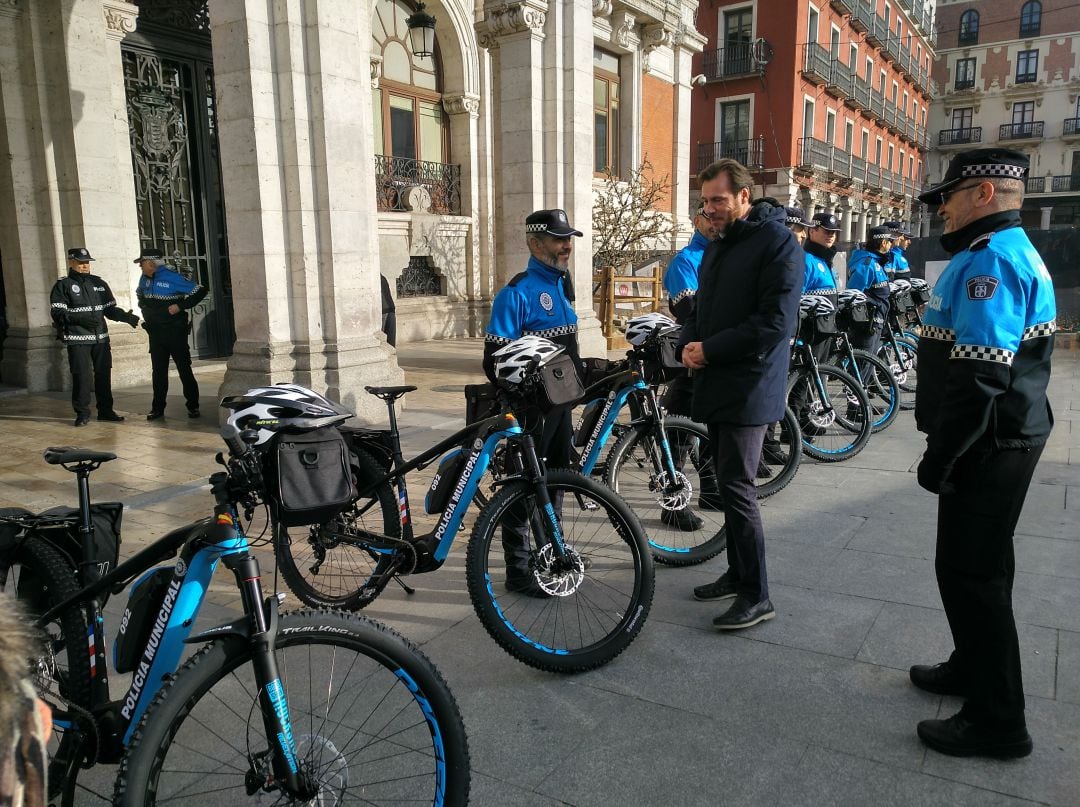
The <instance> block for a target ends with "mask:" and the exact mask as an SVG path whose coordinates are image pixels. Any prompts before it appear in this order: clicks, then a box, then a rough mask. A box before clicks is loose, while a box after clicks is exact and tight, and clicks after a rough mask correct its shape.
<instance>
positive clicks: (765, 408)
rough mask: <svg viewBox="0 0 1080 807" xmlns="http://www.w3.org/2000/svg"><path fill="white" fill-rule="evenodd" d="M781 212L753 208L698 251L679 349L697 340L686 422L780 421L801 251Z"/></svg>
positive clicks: (799, 288)
mask: <svg viewBox="0 0 1080 807" xmlns="http://www.w3.org/2000/svg"><path fill="white" fill-rule="evenodd" d="M785 216H786V214H785V212H784V208H782V207H773V206H772V205H770V204H764V203H763V204H758V205H755V206H754V207H753V208H752V209H751V211H750V214H749V215H748V216H747V217H746V218H745V219H740V220H738V221H736V222H734V223H733V224H732V225H731V226H730V227H729V228H728V232H727V233H726V234H725V236H724V237H723V238H721V239H718V240H716V241H714V242H713V243H712V244H710V245H709V247H708V248H707V249H706V250H705V255H704V257H703V258H702V261H701V272H700V275H699V283H700V285H699V288H698V293H697V305H696V306H695V309H694V313H693V315H692V317H691V318H690V319H689V320H688V321H687V323H686V324H685V325H684V326H683V330H682V335H681V337H680V340H679V342H680V345H685V344H687V343H689V342H701V343H702V347H703V349H704V352H705V360H706V362H707V364H706V366H705V367H704V368H703V369H701V370H695V371H694V404H693V415H694V419H695V420H697V421H700V422H704V423H711V422H719V423H730V424H734V425H742V426H751V425H763V424H766V423H775V422H777V421H779V420H780V419H781V418H783V416H784V408H785V406H786V404H785V397H786V387H787V375H788V367H789V364H790V360H791V346H790V340H791V338H792V337H793V336H794V335H795V329H796V325H797V323H798V311H799V295H800V293H801V292H802V284H803V252H802V250H801V249H800V248H799V244H798V242H797V241H796V240H795V236H794V235H792V234H791V232H790V231H789V230H788V229H787V227H786V226H785V223H784V219H785Z"/></svg>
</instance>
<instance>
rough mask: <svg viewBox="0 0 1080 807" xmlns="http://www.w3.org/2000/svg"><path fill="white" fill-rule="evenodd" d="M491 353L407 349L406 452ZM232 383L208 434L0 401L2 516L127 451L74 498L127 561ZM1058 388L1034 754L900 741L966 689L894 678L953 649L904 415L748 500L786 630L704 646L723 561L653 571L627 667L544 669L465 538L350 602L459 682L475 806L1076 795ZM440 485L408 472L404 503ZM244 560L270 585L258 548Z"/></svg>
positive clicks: (1031, 555) (1037, 570) (916, 452)
mask: <svg viewBox="0 0 1080 807" xmlns="http://www.w3.org/2000/svg"><path fill="white" fill-rule="evenodd" d="M482 349H483V348H482V342H481V341H480V340H461V341H443V342H420V343H414V344H410V345H406V346H404V347H403V348H402V349H401V350H400V351H399V354H398V359H399V363H400V364H401V366H402V367H403V368H404V371H405V380H406V383H410V384H415V385H417V386H418V387H419V388H420V389H419V390H418V391H417V392H414V393H411V394H410V395H409V396H407V397H406V406H405V409H404V411H403V412H401V414H400V421H401V425H402V433H403V439H404V443H405V448H406V455H409V454H410V453H414V452H416V451H419V450H421V449H423V448H426V447H428V446H430V445H432V444H434V443H435V442H436V441H437V440H439V439H442V438H443V437H445V436H448V435H449V434H451V433H452V432H453V431H455V430H456V429H457V428H460V427H461V426H462V425H463V424H464V416H463V415H464V404H463V398H462V394H461V389H462V386H463V385H464V384H466V383H475V382H477V381H480V380H482V378H481V372H480V357H481V354H482ZM223 373H224V365H220V364H203V365H202V366H200V367H198V368H197V374H198V375H199V378H200V382H201V385H202V389H203V393H204V394H203V402H202V403H203V406H202V410H203V413H204V418H203V419H202V420H200V421H189V420H188V419H187V418H186V417H185V416H184V409H183V401H182V399H181V398H180V396H179V390H178V389H174V390H173V393H174V397H173V398H171V399H170V404H169V409H168V410H167V412H166V419H165V420H164V421H156V422H154V423H147V422H146V421H145V419H144V415H145V413H146V412H147V411H148V408H149V402H150V388H149V384H147V385H145V386H142V387H134V388H127V389H123V390H117V393H116V406H117V410H118V411H119V412H120V413H121V414H125V415H127V418H128V419H127V421H126V422H125V423H121V424H112V423H98V422H97V421H91V424H90V425H89V426H88V427H86V428H83V429H79V430H78V431H76V430H75V429H73V428H72V426H71V423H72V420H73V415H72V413H71V406H70V402H69V401H68V399H67V394H66V393H45V394H34V395H27V394H25V393H21V394H10V395H2V396H0V422H2V424H3V433H4V451H3V453H2V455H0V506H12V505H22V506H25V507H29V508H31V509H35V510H36V509H43V508H45V507H49V506H52V505H55V504H73V503H74V502H75V486H74V483H73V478H72V477H71V476H70V475H69V474H67V473H66V472H64V471H63V470H60V469H58V468H54V467H51V466H48V465H46V464H45V463H44V461H42V460H41V450H42V449H44V448H45V447H46V446H49V445H65V444H67V445H78V446H81V447H84V448H94V449H100V450H107V451H113V452H115V453H117V454H118V455H119V456H120V459H119V460H117V461H115V462H112V463H110V464H108V465H106V466H104V467H103V468H101V469H100V470H98V471H97V472H95V473H94V475H93V477H92V479H91V492H92V494H93V497H94V499H95V500H96V501H106V500H119V501H123V502H125V503H126V504H127V505H128V510H127V512H126V513H125V517H124V544H123V547H122V553H123V554H124V555H125V556H126V555H128V554H130V553H132V552H134V551H135V550H136V549H137V548H140V547H141V546H143V545H145V544H146V543H147V542H149V541H150V540H152V539H154V538H156V537H159V536H161V535H163V534H165V533H166V532H167V531H169V530H170V529H172V528H174V527H176V526H178V525H179V524H181V523H184V522H186V521H190V520H192V519H194V518H196V517H200V516H202V515H205V514H208V513H209V510H210V508H211V504H212V502H211V498H210V496H209V489H208V486H207V484H206V478H207V476H208V475H209V474H210V473H212V472H213V471H214V470H215V468H216V466H215V465H214V463H213V455H214V453H215V452H217V451H219V450H221V448H222V447H223V446H222V444H221V441H220V438H219V437H218V436H217V433H216V422H215V420H214V417H213V415H214V412H215V411H216V410H215V407H214V394H213V392H212V391H213V390H215V389H216V388H217V385H218V384H219V383H220V381H221V378H222V376H223ZM173 386H174V387H175V386H177V385H176V384H175V382H174V385H173ZM1050 395H1051V401H1052V403H1053V406H1054V412H1055V418H1056V426H1055V429H1054V432H1053V434H1052V436H1051V439H1050V443H1049V445H1048V447H1047V449H1046V451H1045V453H1044V454H1043V458H1042V461H1041V463H1040V465H1039V467H1038V470H1037V471H1036V474H1035V480H1034V482H1033V484H1032V486H1031V490H1030V493H1029V495H1028V499H1027V504H1026V507H1025V509H1024V513H1023V515H1022V517H1021V519H1020V524H1019V527H1018V529H1017V536H1016V541H1015V544H1016V565H1017V574H1016V584H1015V593H1014V605H1015V610H1016V616H1017V623H1018V629H1019V633H1020V646H1021V653H1022V661H1023V668H1024V684H1025V690H1026V692H1027V715H1028V725H1029V729H1030V731H1031V734H1032V737H1033V738H1034V740H1035V752H1034V753H1033V754H1032V755H1031V756H1030V757H1028V758H1026V759H1022V760H1016V761H1012V762H1007V763H1004V762H993V761H989V760H976V759H955V758H951V757H945V756H941V755H939V754H936V753H934V752H932V751H928V750H927V749H926V748H925V747H924V746H923V745H922V744H921V743H920V742H919V741H918V739H917V738H916V735H915V724H916V723H917V722H918V721H919V720H921V719H924V718H930V717H934V716H939V715H940V716H948V715H950V714H952V713H953V712H955V711H956V709H957V708H958V707H959V701H958V700H957V699H954V698H948V697H939V696H934V695H930V694H928V693H925V692H921V691H919V690H916V689H915V688H914V687H912V686H911V684H910V683H909V681H908V675H907V669H908V667H909V666H910V665H911V664H915V663H933V662H937V661H941V660H944V658H945V657H946V656H947V654H948V652H949V650H950V648H951V643H950V640H949V637H948V628H947V625H946V622H945V618H944V614H943V612H942V609H941V603H940V600H939V597H938V593H937V587H936V584H935V581H934V570H933V547H934V525H935V513H936V503H935V499H934V497H933V496H931V495H930V494H928V493H925V492H924V491H923V490H921V489H920V488H919V487H918V486H917V485H916V482H915V475H914V472H913V471H914V467H915V466H916V464H917V462H918V459H919V457H920V454H921V450H922V445H923V441H922V439H921V435H919V434H918V433H917V432H916V431H915V427H914V420H913V418H912V415H911V413H910V412H904V413H901V415H900V417H899V418H898V420H897V422H896V423H895V424H894V425H893V426H892V427H891V428H889V429H888V430H886V431H885V432H882V433H880V434H877V435H874V436H873V437H872V439H871V441H870V443H869V445H868V446H867V447H866V449H865V450H864V451H863V452H862V453H860V454H859V455H858V456H856V457H855V458H853V459H852V460H850V461H847V462H844V463H839V464H835V465H824V464H819V463H816V462H814V461H812V460H807V461H804V463H803V465H802V467H801V468H800V470H799V472H798V475H797V476H796V478H795V480H794V482H793V483H792V484H791V485H790V487H788V488H787V489H786V490H784V491H783V492H781V493H779V494H778V495H777V496H775V497H773V498H771V499H769V500H767V501H766V502H765V503H764V504H763V507H762V515H763V518H764V521H765V529H766V543H767V561H768V566H769V578H770V588H771V597H772V600H773V603H774V604H775V606H776V608H777V618H776V619H775V620H773V621H771V622H768V623H765V624H762V625H759V626H757V627H755V628H752V629H750V630H747V631H743V632H739V633H738V634H735V635H722V634H719V633H717V632H715V631H714V630H713V629H712V627H711V624H710V623H711V619H712V617H713V616H715V615H716V613H717V612H718V610H719V607H720V606H717V605H716V604H708V603H699V602H695V601H694V600H693V599H692V598H691V596H690V591H691V589H692V588H693V587H694V586H695V585H700V584H702V583H704V582H708V581H710V580H712V579H714V578H715V577H716V576H717V575H718V574H719V573H720V572H721V571H723V569H724V560H723V558H722V557H720V558H716V559H713V560H711V561H709V562H707V563H705V564H703V565H701V566H695V567H690V568H683V569H674V568H667V567H663V566H658V567H657V570H656V595H655V599H654V602H653V607H652V612H651V614H650V615H649V619H648V622H647V624H646V626H645V628H644V630H643V631H642V633H641V635H640V636H639V637H638V639H637V640H636V641H635V642H634V644H632V645H631V646H630V648H629V649H628V650H627V651H626V652H625V653H624V654H623V655H622V656H620V657H619V658H618V659H616V660H615V661H614V662H612V663H611V664H609V665H607V666H606V667H603V668H601V669H599V670H597V671H594V672H590V673H587V674H582V675H577V676H572V677H555V676H553V675H550V674H545V673H540V672H538V671H535V670H533V669H531V668H528V667H526V666H524V665H522V664H520V663H518V662H516V661H514V660H513V659H511V658H510V657H509V656H508V655H506V654H505V653H503V652H502V651H501V650H500V649H499V648H498V646H497V645H496V644H495V643H494V642H492V641H491V639H490V638H489V637H488V636H487V634H486V633H485V631H484V629H483V627H482V626H481V624H480V622H479V620H478V619H477V618H476V616H475V614H474V613H473V610H472V606H471V604H470V603H469V599H468V594H467V593H466V589H465V573H464V554H465V538H466V534H463V535H462V537H461V539H459V541H458V544H457V545H456V546H455V548H454V551H453V552H452V553H451V556H450V558H449V560H448V561H447V563H446V565H445V566H444V568H443V569H442V570H441V571H439V572H437V573H435V574H430V575H426V576H415V577H412V578H410V580H409V582H410V584H411V585H413V586H414V587H415V588H416V589H417V591H416V594H415V595H413V596H411V597H410V596H408V595H406V594H405V593H404V592H403V591H402V590H401V589H400V588H397V587H395V586H391V587H390V588H389V589H387V591H386V592H385V593H384V594H383V595H382V596H381V597H380V599H379V600H378V601H377V602H376V603H375V604H374V605H373V606H372V607H371V608H370V609H368V611H367V612H366V613H367V614H368V615H369V616H371V617H374V618H377V619H379V620H382V621H384V622H386V623H388V624H390V625H392V626H394V627H395V628H396V629H398V630H399V631H400V632H402V633H403V634H405V635H406V636H408V637H409V638H410V639H411V640H413V641H414V642H415V643H417V644H419V645H420V646H421V647H422V648H423V650H424V652H425V653H426V654H427V655H428V656H429V657H430V658H431V659H432V660H433V661H434V662H435V664H436V665H437V666H438V667H439V669H440V670H441V671H442V673H443V675H444V676H445V677H446V679H447V681H448V682H449V684H450V686H451V687H452V689H453V691H454V694H455V696H456V699H457V701H458V704H459V706H460V709H461V712H462V715H463V716H464V718H465V723H466V727H467V729H468V733H469V742H470V750H471V756H472V793H473V798H472V803H473V804H476V805H492V806H493V807H494V806H496V805H537V806H538V807H539V806H542V805H597V806H600V805H727V804H731V805H926V804H935V805H980V807H982V806H983V805H1021V804H1051V805H1061V806H1062V807H1066V806H1068V805H1077V804H1080V585H1078V582H1080V351H1077V350H1067V349H1061V348H1059V350H1058V351H1057V352H1056V353H1055V356H1054V371H1053V379H1052V382H1051V387H1050ZM431 473H433V469H432V468H429V469H427V474H426V475H425V474H424V473H421V474H419V475H418V476H417V478H416V480H415V481H413V480H410V490H411V492H412V495H413V499H414V501H416V500H418V499H419V498H420V497H421V496H422V493H423V491H424V488H425V484H424V483H425V481H427V480H428V479H429V478H430V475H431ZM472 522H473V518H472V517H470V518H469V519H468V521H467V524H466V529H468V528H470V527H471V524H472ZM260 559H261V560H262V562H263V568H264V575H265V577H266V578H267V580H268V581H269V580H270V579H272V577H273V559H272V554H271V553H269V552H266V551H263V552H262V554H261V555H260ZM220 582H221V583H224V584H226V585H224V586H222V587H221V588H215V589H212V591H211V597H210V599H211V606H210V607H208V608H206V609H205V612H204V616H203V617H202V618H201V621H203V622H205V623H206V624H212V623H217V622H220V621H222V617H223V615H224V612H226V611H227V610H228V608H229V607H230V606H231V598H232V597H233V596H234V589H233V588H232V587H231V581H229V580H226V579H225V578H221V579H220ZM270 585H272V583H270ZM282 590H284V586H283V584H282ZM123 600H124V598H123V597H114V598H113V600H112V601H111V602H110V610H111V611H115V610H116V609H122V607H123ZM296 604H297V601H296V600H295V598H291V599H287V600H286V605H287V606H289V605H292V606H294V607H295V606H296ZM122 678H123V677H122V676H117V677H116V679H114V686H115V689H114V696H117V697H118V696H119V694H120V693H121V689H120V688H121V686H122V684H123V682H122V680H121V679H122ZM114 774H115V769H114V768H99V769H95V770H92V771H89V772H85V773H84V774H83V775H82V776H81V777H80V782H83V783H85V785H86V786H87V787H88V788H89V789H88V790H84V791H82V792H81V793H80V798H79V803H80V804H84V803H85V804H87V805H90V804H99V803H102V801H101V799H100V798H99V797H98V796H95V792H97V793H99V794H103V795H108V794H111V788H112V778H113V776H114Z"/></svg>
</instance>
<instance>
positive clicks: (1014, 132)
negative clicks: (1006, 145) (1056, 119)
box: [998, 120, 1043, 140]
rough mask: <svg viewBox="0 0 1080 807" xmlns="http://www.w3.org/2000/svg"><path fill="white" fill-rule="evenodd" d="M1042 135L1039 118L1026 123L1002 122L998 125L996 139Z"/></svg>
mask: <svg viewBox="0 0 1080 807" xmlns="http://www.w3.org/2000/svg"><path fill="white" fill-rule="evenodd" d="M1042 136H1043V122H1042V121H1041V120H1035V121H1028V122H1027V123H1003V124H1001V126H1000V127H998V140H1029V139H1035V138H1041V137H1042Z"/></svg>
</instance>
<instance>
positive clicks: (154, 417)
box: [146, 412, 165, 420]
mask: <svg viewBox="0 0 1080 807" xmlns="http://www.w3.org/2000/svg"><path fill="white" fill-rule="evenodd" d="M163 417H165V413H164V412H151V413H150V414H149V415H147V416H146V419H147V420H161V419H162V418H163Z"/></svg>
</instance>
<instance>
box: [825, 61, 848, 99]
mask: <svg viewBox="0 0 1080 807" xmlns="http://www.w3.org/2000/svg"><path fill="white" fill-rule="evenodd" d="M825 91H826V92H828V93H829V94H830V95H833V96H835V97H837V98H844V97H846V96H847V94H848V93H849V92H850V91H851V70H849V69H848V66H847V65H846V64H844V63H843V62H842V61H840V60H839V59H838V58H837V57H835V56H834V57H833V58H832V61H831V63H830V64H829V77H828V79H827V80H826V81H825Z"/></svg>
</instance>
